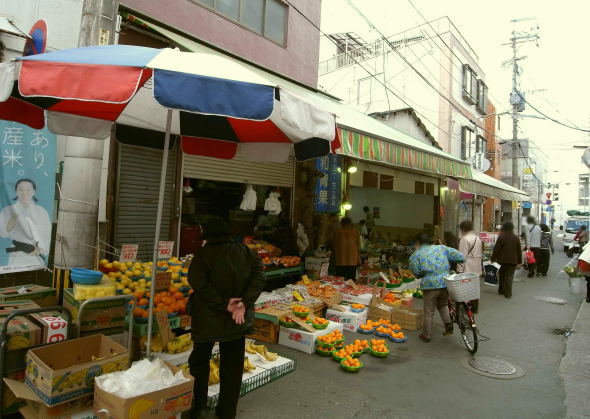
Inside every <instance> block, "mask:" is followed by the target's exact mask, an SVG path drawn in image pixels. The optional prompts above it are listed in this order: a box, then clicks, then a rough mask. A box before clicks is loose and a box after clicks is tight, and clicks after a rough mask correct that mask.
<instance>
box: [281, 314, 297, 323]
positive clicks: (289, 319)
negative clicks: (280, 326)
mask: <svg viewBox="0 0 590 419" xmlns="http://www.w3.org/2000/svg"><path fill="white" fill-rule="evenodd" d="M283 321H284V322H285V323H295V320H293V319H292V318H291V317H289V316H285V317H283Z"/></svg>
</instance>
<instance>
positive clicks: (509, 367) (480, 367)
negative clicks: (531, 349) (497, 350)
mask: <svg viewBox="0 0 590 419" xmlns="http://www.w3.org/2000/svg"><path fill="white" fill-rule="evenodd" d="M463 366H464V367H465V368H467V369H468V370H469V371H471V372H474V373H476V374H479V375H483V376H484V377H488V378H497V379H502V380H510V379H514V378H520V377H522V376H524V370H523V369H522V368H520V367H519V366H518V365H514V364H511V363H510V362H508V361H504V360H503V359H498V358H490V357H485V356H477V357H473V358H466V359H464V360H463Z"/></svg>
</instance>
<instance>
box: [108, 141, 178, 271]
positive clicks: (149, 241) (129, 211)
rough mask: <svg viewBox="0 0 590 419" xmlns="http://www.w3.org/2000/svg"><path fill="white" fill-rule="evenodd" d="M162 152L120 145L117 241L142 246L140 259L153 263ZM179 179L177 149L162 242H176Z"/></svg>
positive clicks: (170, 171)
mask: <svg viewBox="0 0 590 419" xmlns="http://www.w3.org/2000/svg"><path fill="white" fill-rule="evenodd" d="M161 169H162V151H161V150H154V149H151V148H144V147H136V146H131V145H127V144H121V143H119V170H118V180H117V182H118V183H117V197H116V198H117V199H116V208H115V231H114V242H115V246H116V247H120V246H121V245H122V244H127V243H129V244H137V245H139V249H138V253H137V258H138V259H139V260H143V261H147V260H151V259H152V256H153V249H154V236H155V233H156V213H157V210H158V192H159V188H160V171H161ZM175 178H176V149H175V148H174V149H172V150H170V153H169V154H168V168H167V174H166V188H165V190H164V207H163V213H162V226H161V229H160V240H175V238H174V237H173V236H174V235H173V234H171V232H170V224H171V220H172V212H173V208H172V207H173V205H174V193H175V192H174V191H175Z"/></svg>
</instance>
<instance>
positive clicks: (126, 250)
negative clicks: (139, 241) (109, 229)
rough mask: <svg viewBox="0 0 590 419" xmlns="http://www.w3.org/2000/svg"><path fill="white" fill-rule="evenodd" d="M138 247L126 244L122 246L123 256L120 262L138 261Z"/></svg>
mask: <svg viewBox="0 0 590 419" xmlns="http://www.w3.org/2000/svg"><path fill="white" fill-rule="evenodd" d="M138 247H139V246H138V245H136V244H124V245H122V246H121V256H120V257H119V262H133V261H135V260H136V259H137V249H138Z"/></svg>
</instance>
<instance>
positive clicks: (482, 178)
mask: <svg viewBox="0 0 590 419" xmlns="http://www.w3.org/2000/svg"><path fill="white" fill-rule="evenodd" d="M459 188H460V189H461V191H462V192H468V193H473V194H477V195H483V196H487V197H490V198H500V199H505V200H507V201H527V200H528V199H529V194H527V193H526V192H524V191H521V190H520V189H516V188H514V187H512V186H510V185H508V184H506V183H504V182H502V181H501V180H498V179H496V178H493V177H491V176H488V175H486V174H485V173H481V172H477V171H473V179H471V180H470V179H459Z"/></svg>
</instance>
